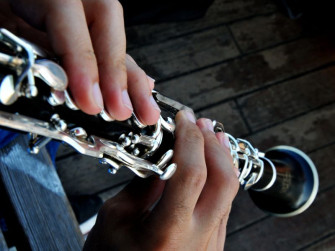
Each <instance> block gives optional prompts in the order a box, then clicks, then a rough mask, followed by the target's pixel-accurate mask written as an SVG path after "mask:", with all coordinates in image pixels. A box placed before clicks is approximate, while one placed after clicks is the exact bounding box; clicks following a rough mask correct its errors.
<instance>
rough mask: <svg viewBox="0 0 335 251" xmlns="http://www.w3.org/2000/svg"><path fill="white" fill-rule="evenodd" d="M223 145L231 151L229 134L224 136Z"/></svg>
mask: <svg viewBox="0 0 335 251" xmlns="http://www.w3.org/2000/svg"><path fill="white" fill-rule="evenodd" d="M223 145H224V146H225V147H226V148H228V149H229V150H230V143H229V137H228V135H227V134H224V136H223Z"/></svg>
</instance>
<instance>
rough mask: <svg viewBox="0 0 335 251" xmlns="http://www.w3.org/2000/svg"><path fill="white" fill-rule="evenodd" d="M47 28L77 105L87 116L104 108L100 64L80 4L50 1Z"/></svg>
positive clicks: (46, 19) (46, 16) (46, 20)
mask: <svg viewBox="0 0 335 251" xmlns="http://www.w3.org/2000/svg"><path fill="white" fill-rule="evenodd" d="M48 2H49V5H47V6H48V7H47V10H46V11H45V25H46V30H47V33H48V36H49V38H50V42H51V46H52V48H53V50H54V52H55V53H56V54H57V55H58V56H60V57H61V60H62V63H63V66H64V68H65V70H66V72H67V74H68V77H69V87H70V91H71V94H72V96H73V98H74V100H75V103H76V104H77V106H78V107H79V108H80V109H81V110H83V111H84V112H86V113H89V114H96V113H98V112H100V111H101V110H102V109H103V100H102V95H101V90H100V87H99V84H98V83H99V77H98V69H97V62H96V58H95V55H94V52H93V47H92V44H91V39H90V36H89V32H88V28H87V23H86V18H85V14H84V9H83V5H82V3H81V1H77V0H70V1H61V2H60V1H48Z"/></svg>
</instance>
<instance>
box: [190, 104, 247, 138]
mask: <svg viewBox="0 0 335 251" xmlns="http://www.w3.org/2000/svg"><path fill="white" fill-rule="evenodd" d="M197 116H198V117H205V118H210V119H212V120H216V121H219V122H221V123H223V125H224V127H225V130H226V132H228V133H230V134H232V135H235V136H236V137H239V136H241V135H245V134H247V133H248V132H249V131H248V129H247V127H246V125H245V123H244V121H243V120H242V119H241V116H240V113H239V111H238V108H237V107H236V104H235V103H234V102H226V103H223V104H220V105H218V106H215V107H212V108H209V109H206V110H203V111H201V112H199V113H197Z"/></svg>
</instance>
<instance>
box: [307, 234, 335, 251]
mask: <svg viewBox="0 0 335 251" xmlns="http://www.w3.org/2000/svg"><path fill="white" fill-rule="evenodd" d="M334 247H335V234H334V233H333V234H331V235H330V236H327V238H324V239H322V241H320V242H317V243H315V244H314V245H311V246H309V247H306V248H303V250H305V251H329V250H334Z"/></svg>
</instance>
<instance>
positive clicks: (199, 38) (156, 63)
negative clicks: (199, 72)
mask: <svg viewBox="0 0 335 251" xmlns="http://www.w3.org/2000/svg"><path fill="white" fill-rule="evenodd" d="M130 54H131V55H132V56H133V57H134V59H135V60H136V62H137V63H138V64H139V65H140V66H141V67H142V68H143V69H144V70H145V71H146V72H147V74H149V75H150V76H152V77H153V78H155V79H156V80H161V79H163V78H167V77H173V76H176V75H180V74H184V73H186V72H189V71H192V70H195V69H197V68H201V67H204V66H207V65H210V64H214V63H217V62H220V61H222V60H225V59H229V58H233V57H236V56H238V55H239V51H238V49H237V48H236V46H235V44H234V41H233V39H232V37H231V34H230V32H229V31H228V29H227V28H226V27H225V26H221V27H217V28H213V29H210V30H207V31H203V32H199V33H194V34H191V35H187V36H183V37H180V38H177V39H174V40H168V41H163V42H161V43H159V44H154V45H149V46H145V47H141V48H139V49H137V50H134V51H132V52H130Z"/></svg>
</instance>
